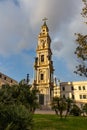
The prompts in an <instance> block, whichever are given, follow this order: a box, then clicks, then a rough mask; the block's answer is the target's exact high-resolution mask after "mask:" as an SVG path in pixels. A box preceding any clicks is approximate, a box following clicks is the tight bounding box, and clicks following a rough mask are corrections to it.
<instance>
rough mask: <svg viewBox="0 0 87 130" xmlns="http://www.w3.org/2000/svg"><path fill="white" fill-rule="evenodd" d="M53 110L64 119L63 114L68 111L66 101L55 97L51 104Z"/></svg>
mask: <svg viewBox="0 0 87 130" xmlns="http://www.w3.org/2000/svg"><path fill="white" fill-rule="evenodd" d="M51 106H52V109H53V110H55V113H56V114H57V115H58V114H59V115H60V117H61V118H62V117H63V112H64V111H65V110H66V100H65V99H64V98H61V97H60V98H59V97H54V98H53V100H52V103H51Z"/></svg>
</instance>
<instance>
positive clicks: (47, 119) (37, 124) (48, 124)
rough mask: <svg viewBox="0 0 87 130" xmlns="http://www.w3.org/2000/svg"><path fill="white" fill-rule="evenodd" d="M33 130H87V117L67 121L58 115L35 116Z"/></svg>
mask: <svg viewBox="0 0 87 130" xmlns="http://www.w3.org/2000/svg"><path fill="white" fill-rule="evenodd" d="M33 130H87V117H81V116H77V117H75V116H69V117H67V118H66V119H65V118H62V119H61V118H60V117H58V116H57V115H47V114H45V115H42V114H35V115H34V129H33Z"/></svg>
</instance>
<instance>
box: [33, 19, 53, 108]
mask: <svg viewBox="0 0 87 130" xmlns="http://www.w3.org/2000/svg"><path fill="white" fill-rule="evenodd" d="M46 20H47V19H46V18H44V19H43V21H44V23H43V25H42V26H41V31H40V34H39V35H38V44H37V49H36V58H35V64H34V86H35V87H36V88H37V89H38V90H39V92H40V93H39V103H40V104H41V105H44V106H49V104H50V101H51V98H52V90H53V72H54V69H53V62H52V51H51V38H50V36H49V29H48V27H47V24H46Z"/></svg>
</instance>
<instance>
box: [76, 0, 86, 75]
mask: <svg viewBox="0 0 87 130" xmlns="http://www.w3.org/2000/svg"><path fill="white" fill-rule="evenodd" d="M82 1H83V3H84V7H83V9H82V13H81V15H82V17H84V18H87V0H82ZM85 23H86V25H87V21H86V22H85ZM75 35H76V37H77V38H76V43H77V47H76V51H75V54H76V55H77V58H79V59H80V60H81V62H80V64H79V65H78V66H76V71H74V73H76V74H79V75H80V76H85V77H87V65H86V62H87V35H83V34H81V33H78V34H75Z"/></svg>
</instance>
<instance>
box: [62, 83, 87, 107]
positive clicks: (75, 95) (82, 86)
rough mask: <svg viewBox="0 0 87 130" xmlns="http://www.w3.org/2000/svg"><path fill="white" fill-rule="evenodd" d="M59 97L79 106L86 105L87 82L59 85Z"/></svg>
mask: <svg viewBox="0 0 87 130" xmlns="http://www.w3.org/2000/svg"><path fill="white" fill-rule="evenodd" d="M60 95H61V97H64V98H68V97H69V98H71V99H73V100H74V101H75V102H76V104H78V105H79V104H80V106H81V105H82V104H84V103H87V81H78V82H62V83H60Z"/></svg>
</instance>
